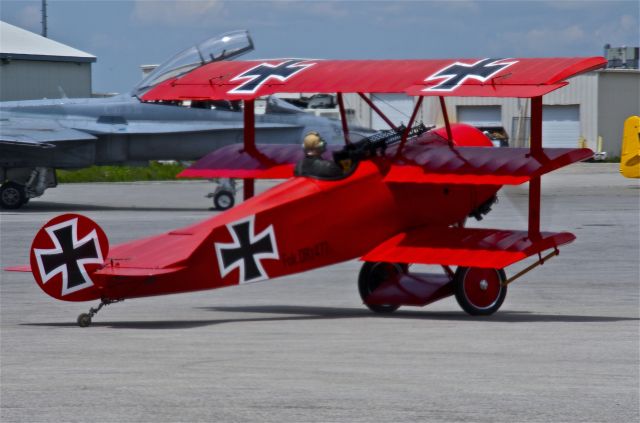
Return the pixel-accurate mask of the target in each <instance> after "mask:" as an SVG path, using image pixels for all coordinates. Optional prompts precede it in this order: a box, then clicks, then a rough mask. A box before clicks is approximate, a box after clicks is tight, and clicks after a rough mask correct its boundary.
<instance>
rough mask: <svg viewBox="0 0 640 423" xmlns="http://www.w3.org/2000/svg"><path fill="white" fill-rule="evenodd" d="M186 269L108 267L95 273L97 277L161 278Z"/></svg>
mask: <svg viewBox="0 0 640 423" xmlns="http://www.w3.org/2000/svg"><path fill="white" fill-rule="evenodd" d="M184 269H186V267H185V266H182V267H171V268H168V269H144V268H138V267H118V266H106V267H103V268H102V269H100V270H97V271H96V272H95V274H96V275H101V276H122V277H131V278H135V277H140V278H145V277H151V276H160V275H166V274H169V273H175V272H179V271H181V270H184Z"/></svg>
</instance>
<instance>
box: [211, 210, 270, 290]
mask: <svg viewBox="0 0 640 423" xmlns="http://www.w3.org/2000/svg"><path fill="white" fill-rule="evenodd" d="M254 221H255V216H251V217H250V218H247V219H243V220H240V221H238V222H235V223H232V224H230V225H227V228H228V230H229V233H230V234H231V237H232V238H233V243H227V244H223V243H216V244H215V249H216V255H217V257H218V266H219V267H220V275H221V276H222V277H225V276H226V275H227V274H229V273H230V272H231V271H232V270H233V269H236V268H237V269H239V272H240V275H239V283H245V282H254V281H259V280H263V279H267V278H268V275H267V273H266V272H265V270H264V268H263V266H262V263H261V260H263V259H278V258H279V255H278V247H277V244H276V239H275V233H274V231H273V226H271V225H270V226H269V227H267V229H265V230H263V231H262V232H260V233H259V234H257V235H254V234H255V226H254Z"/></svg>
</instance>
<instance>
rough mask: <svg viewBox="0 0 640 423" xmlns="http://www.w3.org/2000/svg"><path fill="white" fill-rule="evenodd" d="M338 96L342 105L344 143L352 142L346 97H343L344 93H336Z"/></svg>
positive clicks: (339, 104) (341, 118)
mask: <svg viewBox="0 0 640 423" xmlns="http://www.w3.org/2000/svg"><path fill="white" fill-rule="evenodd" d="M336 97H338V106H339V107H340V120H341V121H342V133H343V134H344V143H345V144H350V143H351V140H350V139H349V124H348V123H347V113H346V111H345V109H344V99H343V98H342V93H336Z"/></svg>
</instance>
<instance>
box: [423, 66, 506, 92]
mask: <svg viewBox="0 0 640 423" xmlns="http://www.w3.org/2000/svg"><path fill="white" fill-rule="evenodd" d="M503 60H507V59H482V60H479V61H477V62H476V63H471V64H467V63H460V62H455V63H453V64H451V65H449V66H447V67H446V68H444V69H440V70H439V71H438V72H436V73H434V74H433V75H431V76H430V77H428V78H427V79H425V82H426V81H433V80H437V79H442V81H440V82H439V83H438V84H437V85H434V86H432V87H429V88H425V89H424V90H423V91H453V90H455V89H456V88H458V87H459V86H460V85H462V84H463V83H464V81H466V80H467V79H475V80H477V81H480V82H485V81H487V80H488V79H489V78H491V77H492V76H494V75H496V74H498V73H499V72H500V71H502V70H504V69H506V68H508V67H509V66H511V65H513V64H514V63H518V61H517V60H514V61H512V62H503ZM501 62H502V63H501Z"/></svg>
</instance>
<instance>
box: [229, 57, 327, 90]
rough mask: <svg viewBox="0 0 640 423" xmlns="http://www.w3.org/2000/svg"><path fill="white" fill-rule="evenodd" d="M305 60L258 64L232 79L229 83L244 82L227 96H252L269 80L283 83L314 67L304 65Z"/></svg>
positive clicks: (307, 64)
mask: <svg viewBox="0 0 640 423" xmlns="http://www.w3.org/2000/svg"><path fill="white" fill-rule="evenodd" d="M306 62H307V61H306V60H298V59H295V60H285V61H284V62H280V63H278V64H275V65H272V64H270V63H260V64H259V65H258V66H254V67H253V68H251V69H249V70H247V71H244V72H242V73H241V74H240V75H237V76H235V77H233V78H232V79H231V80H230V81H231V82H235V81H241V80H246V81H245V82H243V83H242V84H240V85H238V86H237V87H235V88H233V89H232V90H229V94H254V93H256V92H257V91H258V90H259V89H260V87H262V86H263V85H264V84H265V83H266V82H268V81H269V80H271V79H275V80H277V81H280V82H284V81H286V80H287V79H289V78H291V77H292V76H293V75H295V74H297V73H299V72H301V71H303V70H305V69H307V68H308V67H311V66H313V65H315V63H306Z"/></svg>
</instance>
